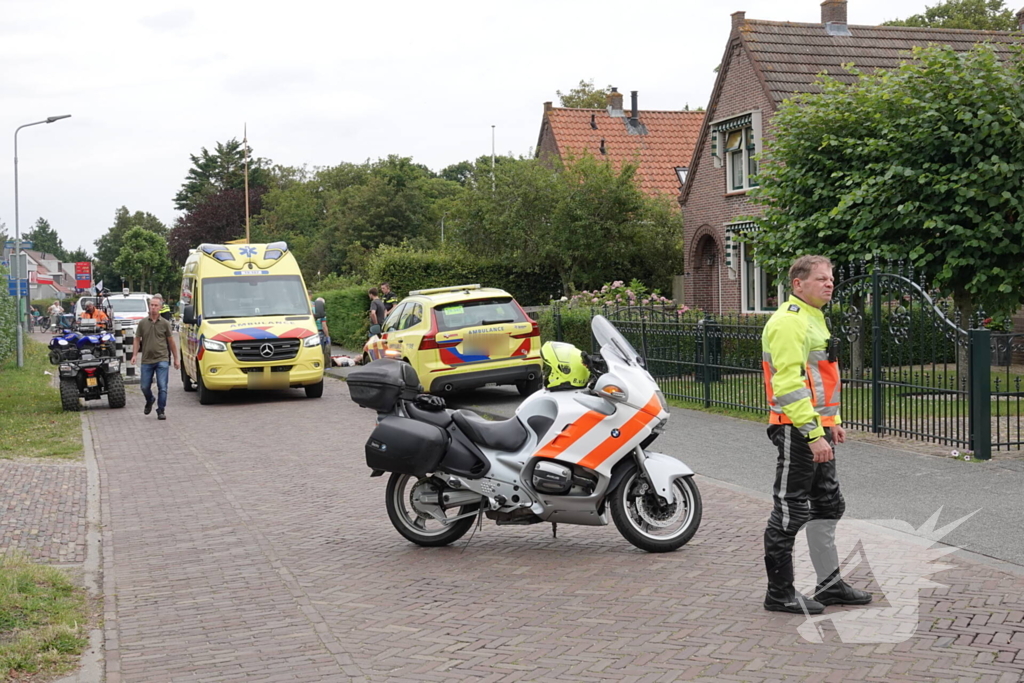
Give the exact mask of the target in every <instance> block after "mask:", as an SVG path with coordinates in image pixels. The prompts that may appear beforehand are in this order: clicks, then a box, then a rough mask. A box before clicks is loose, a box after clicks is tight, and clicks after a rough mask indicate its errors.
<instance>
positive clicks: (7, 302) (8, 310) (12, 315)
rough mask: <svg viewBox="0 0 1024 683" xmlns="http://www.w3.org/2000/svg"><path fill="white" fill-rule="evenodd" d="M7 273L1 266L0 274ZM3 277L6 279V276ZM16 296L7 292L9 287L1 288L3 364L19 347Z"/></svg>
mask: <svg viewBox="0 0 1024 683" xmlns="http://www.w3.org/2000/svg"><path fill="white" fill-rule="evenodd" d="M4 275H7V269H6V268H4V267H2V266H0V276H4ZM2 279H4V280H6V279H7V278H6V277H3V278H2ZM14 305H15V304H14V297H12V296H11V295H10V294H8V293H7V288H6V287H4V288H3V289H2V290H0V364H3V362H4V361H5V360H7V359H8V358H9V357H10V356H11V355H13V354H14V353H15V352H16V351H17V348H18V339H17V329H16V328H15V320H16V318H17V317H18V316H17V313H16V312H15V310H14Z"/></svg>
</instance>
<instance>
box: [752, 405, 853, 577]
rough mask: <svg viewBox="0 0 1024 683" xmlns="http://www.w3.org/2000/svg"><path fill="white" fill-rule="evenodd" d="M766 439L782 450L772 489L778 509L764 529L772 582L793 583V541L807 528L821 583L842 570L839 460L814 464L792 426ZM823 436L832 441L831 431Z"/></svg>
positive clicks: (773, 428)
mask: <svg viewBox="0 0 1024 683" xmlns="http://www.w3.org/2000/svg"><path fill="white" fill-rule="evenodd" d="M768 438H770V439H771V440H772V443H774V444H775V446H776V447H777V448H778V450H779V459H778V462H777V463H776V465H775V488H774V489H773V491H772V493H773V496H772V497H773V500H774V507H773V508H772V514H771V517H769V518H768V526H767V528H766V529H765V530H764V554H765V563H766V565H767V567H768V578H769V582H772V581H773V580H774V581H775V582H781V583H786V582H788V583H790V584H792V581H793V579H792V576H793V571H792V563H793V543H794V541H795V540H796V535H797V532H799V531H800V529H801V528H802V527H804V526H805V525H807V545H808V548H809V550H810V553H811V562H812V563H813V564H814V570H815V572H816V573H817V575H818V581H819V582H823V581H824V580H825V579H827V578H828V577H829V576H831V575H832V573H833V572H835V571H836V570H838V569H839V557H838V554H837V553H836V546H835V529H836V524H837V523H838V522H839V520H840V519H841V518H842V516H843V512H844V511H845V510H846V503H845V502H844V501H843V494H842V493H841V492H840V491H839V480H838V478H837V477H836V461H835V460H834V459H833V460H830V461H828V462H823V463H815V462H814V456H813V454H812V453H811V447H810V444H808V443H807V439H805V438H804V437H803V436H802V435H801V434H800V432H799V430H797V428H796V427H794V426H793V425H770V426H769V427H768ZM825 438H826V439H828V442H829V443H832V430H831V429H830V428H828V427H826V428H825ZM808 522H811V523H810V524H808ZM773 570H774V571H773Z"/></svg>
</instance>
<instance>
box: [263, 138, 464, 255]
mask: <svg viewBox="0 0 1024 683" xmlns="http://www.w3.org/2000/svg"><path fill="white" fill-rule="evenodd" d="M459 192H461V187H460V185H459V184H458V182H456V181H452V180H445V179H443V178H439V177H437V176H436V175H435V174H434V173H433V172H432V171H431V170H430V169H428V168H427V167H426V166H423V165H421V164H416V163H414V162H413V161H412V159H410V158H408V157H399V156H389V157H387V158H385V159H378V160H377V161H375V162H366V163H364V164H358V165H356V164H340V165H338V166H334V167H330V168H323V169H318V170H317V171H316V172H315V173H313V174H312V176H311V177H310V178H308V179H306V180H302V181H300V182H291V183H282V184H281V185H279V186H278V187H275V188H273V189H271V190H270V191H269V192H268V193H267V195H266V197H265V203H264V210H263V212H262V213H261V214H260V216H259V219H258V221H257V227H256V229H255V233H254V234H255V235H256V236H257V238H258V239H260V240H265V241H270V240H285V241H287V242H288V244H289V245H290V246H291V247H292V248H293V250H294V251H295V253H296V257H297V258H299V259H300V261H302V262H304V263H309V264H310V268H311V270H313V271H321V272H323V273H328V272H340V273H346V274H350V273H360V272H365V268H366V263H367V259H368V257H369V255H370V253H372V251H373V250H374V249H376V248H377V247H378V246H380V245H397V244H400V243H402V242H406V241H412V242H417V241H418V243H419V244H420V246H426V245H427V244H429V243H431V242H432V241H435V240H437V239H438V236H439V233H440V227H439V225H440V220H441V217H442V216H443V214H444V210H445V209H444V203H445V201H447V200H448V199H450V198H452V197H454V196H455V195H457V194H458V193H459Z"/></svg>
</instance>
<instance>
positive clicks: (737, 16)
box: [730, 12, 747, 33]
mask: <svg viewBox="0 0 1024 683" xmlns="http://www.w3.org/2000/svg"><path fill="white" fill-rule="evenodd" d="M730 16H731V17H732V31H733V33H735V32H736V29H738V28H739V27H740V26H742V25H743V22H744V21H746V20H747V13H746V12H733V13H732V14H731V15H730Z"/></svg>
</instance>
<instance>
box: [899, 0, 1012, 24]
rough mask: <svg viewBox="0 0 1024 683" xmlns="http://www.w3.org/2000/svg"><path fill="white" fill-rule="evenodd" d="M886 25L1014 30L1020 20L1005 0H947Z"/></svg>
mask: <svg viewBox="0 0 1024 683" xmlns="http://www.w3.org/2000/svg"><path fill="white" fill-rule="evenodd" d="M883 25H884V26H927V27H931V28H966V29H974V30H979V31H1015V30H1016V29H1017V20H1016V18H1015V17H1014V15H1013V11H1012V10H1009V9H1007V8H1006V6H1005V5H1004V3H1003V0H946V2H940V3H938V4H937V5H933V6H931V7H926V8H925V10H924V12H923V13H921V14H914V15H911V16H909V17H907V18H906V19H896V20H894V21H887V22H885V24H883Z"/></svg>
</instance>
